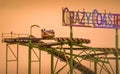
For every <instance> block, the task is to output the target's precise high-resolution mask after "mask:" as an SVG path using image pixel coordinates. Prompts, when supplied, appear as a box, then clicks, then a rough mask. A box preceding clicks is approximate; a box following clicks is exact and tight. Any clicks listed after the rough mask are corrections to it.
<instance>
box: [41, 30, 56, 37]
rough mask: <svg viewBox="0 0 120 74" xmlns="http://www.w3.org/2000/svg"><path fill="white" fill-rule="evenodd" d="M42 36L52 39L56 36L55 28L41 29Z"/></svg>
mask: <svg viewBox="0 0 120 74" xmlns="http://www.w3.org/2000/svg"><path fill="white" fill-rule="evenodd" d="M41 36H42V38H44V39H51V38H53V37H54V36H55V32H54V31H53V30H45V29H41Z"/></svg>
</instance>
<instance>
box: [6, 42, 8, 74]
mask: <svg viewBox="0 0 120 74" xmlns="http://www.w3.org/2000/svg"><path fill="white" fill-rule="evenodd" d="M6 74H8V44H6Z"/></svg>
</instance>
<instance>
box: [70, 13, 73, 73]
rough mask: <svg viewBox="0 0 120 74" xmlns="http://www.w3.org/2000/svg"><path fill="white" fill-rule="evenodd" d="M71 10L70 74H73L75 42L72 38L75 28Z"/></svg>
mask: <svg viewBox="0 0 120 74" xmlns="http://www.w3.org/2000/svg"><path fill="white" fill-rule="evenodd" d="M71 14H72V13H71V12H70V74H73V44H72V38H73V29H72V22H73V18H71V17H72V16H71Z"/></svg>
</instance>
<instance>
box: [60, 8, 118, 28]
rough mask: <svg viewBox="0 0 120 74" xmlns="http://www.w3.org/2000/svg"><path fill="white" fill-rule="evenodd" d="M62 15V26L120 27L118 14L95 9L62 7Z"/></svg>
mask: <svg viewBox="0 0 120 74" xmlns="http://www.w3.org/2000/svg"><path fill="white" fill-rule="evenodd" d="M62 17H63V18H62V19H63V25H64V26H70V25H71V26H79V27H93V28H114V29H115V28H118V29H120V14H112V13H106V12H105V13H99V12H98V10H96V9H94V10H93V12H85V11H82V12H81V11H79V10H78V11H70V10H69V9H68V8H64V9H63V16H62Z"/></svg>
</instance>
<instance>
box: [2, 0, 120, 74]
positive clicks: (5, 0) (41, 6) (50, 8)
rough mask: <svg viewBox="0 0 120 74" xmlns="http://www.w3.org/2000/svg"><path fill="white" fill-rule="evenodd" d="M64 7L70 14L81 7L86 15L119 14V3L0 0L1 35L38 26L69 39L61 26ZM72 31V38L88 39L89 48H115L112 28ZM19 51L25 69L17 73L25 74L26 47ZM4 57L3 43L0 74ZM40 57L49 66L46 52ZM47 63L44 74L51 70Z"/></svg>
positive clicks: (111, 0) (115, 0)
mask: <svg viewBox="0 0 120 74" xmlns="http://www.w3.org/2000/svg"><path fill="white" fill-rule="evenodd" d="M63 7H68V8H69V9H70V10H73V11H77V10H81V11H82V10H83V8H84V9H85V11H89V12H92V11H93V10H94V9H97V10H98V11H99V12H102V13H104V11H105V10H106V12H111V13H120V8H119V7H120V0H19V1H18V0H0V34H1V33H4V32H5V33H6V32H14V33H21V34H22V33H29V30H30V26H31V25H33V24H37V25H39V26H40V29H42V28H46V29H53V30H54V31H55V34H56V37H69V27H66V26H62V8H63ZM40 29H38V28H34V29H33V34H34V35H35V36H37V37H40V36H41V35H40V34H41V33H40ZM73 32H74V34H73V35H74V37H80V38H87V39H90V40H91V44H89V46H94V47H115V30H114V29H97V28H83V27H74V28H73ZM119 35H120V31H119ZM119 38H120V36H119ZM119 42H120V39H119ZM119 47H120V44H119ZM20 49H21V50H20V60H22V61H20V62H21V63H20V65H22V64H23V65H25V67H24V70H23V69H21V68H22V66H21V67H20V72H21V73H23V74H26V73H27V69H26V68H27V59H26V58H27V47H22V46H20ZM5 55H6V52H5V43H4V44H3V43H0V74H5ZM25 55H26V56H25ZM42 55H44V56H45V58H46V59H44V60H43V61H49V62H44V64H46V63H48V64H49V63H50V60H49V59H50V55H48V54H47V53H45V52H42ZM24 56H25V57H24ZM48 64H47V65H46V66H45V67H44V68H43V70H44V71H43V73H45V71H47V70H50V65H48ZM11 65H12V64H11ZM22 71H23V72H22ZM48 72H49V71H48ZM10 73H12V72H10Z"/></svg>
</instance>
